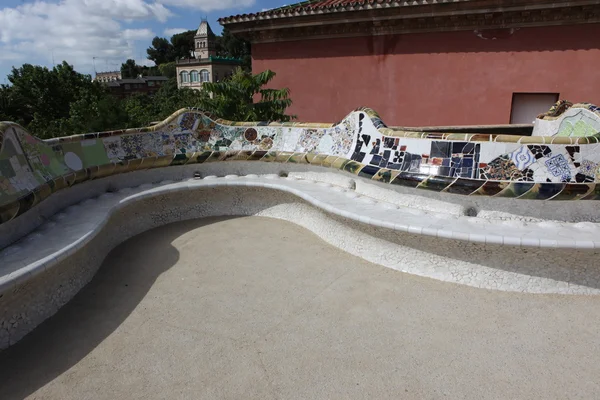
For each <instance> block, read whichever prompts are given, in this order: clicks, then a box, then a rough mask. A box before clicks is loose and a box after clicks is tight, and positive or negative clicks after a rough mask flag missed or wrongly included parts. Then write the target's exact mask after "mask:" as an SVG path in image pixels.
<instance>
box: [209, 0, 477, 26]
mask: <svg viewBox="0 0 600 400" xmlns="http://www.w3.org/2000/svg"><path fill="white" fill-rule="evenodd" d="M466 1H471V0H308V1H303V2H300V3H295V4H290V5H288V6H283V7H278V8H273V9H271V10H266V11H261V12H257V13H249V14H238V15H232V16H230V17H224V18H219V23H220V24H222V25H225V24H229V23H234V22H246V21H254V20H259V19H271V18H284V17H292V16H297V15H308V14H313V13H316V12H319V13H321V12H338V11H353V10H356V11H358V10H362V9H365V8H372V7H377V8H391V7H402V6H418V5H427V4H432V3H457V2H466Z"/></svg>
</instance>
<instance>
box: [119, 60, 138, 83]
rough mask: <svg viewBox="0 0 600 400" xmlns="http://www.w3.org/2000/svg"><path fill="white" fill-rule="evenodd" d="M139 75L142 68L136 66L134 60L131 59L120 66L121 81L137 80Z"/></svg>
mask: <svg viewBox="0 0 600 400" xmlns="http://www.w3.org/2000/svg"><path fill="white" fill-rule="evenodd" d="M141 73H142V67H141V66H140V65H137V64H136V62H135V60H132V59H131V58H130V59H128V60H127V61H125V62H124V63H123V64H121V77H122V78H123V79H127V78H137V76H138V75H139V74H141Z"/></svg>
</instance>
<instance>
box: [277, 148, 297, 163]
mask: <svg viewBox="0 0 600 400" xmlns="http://www.w3.org/2000/svg"><path fill="white" fill-rule="evenodd" d="M293 154H294V153H289V152H285V151H278V152H277V156H276V157H275V161H277V162H281V163H284V162H287V161H288V160H289V159H290V158H291V157H292V155H293Z"/></svg>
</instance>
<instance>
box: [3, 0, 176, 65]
mask: <svg viewBox="0 0 600 400" xmlns="http://www.w3.org/2000/svg"><path fill="white" fill-rule="evenodd" d="M171 15H172V13H171V11H169V10H168V9H167V8H166V7H164V6H163V5H162V4H160V3H156V2H155V3H150V2H148V1H147V0H60V1H59V2H55V1H54V2H51V0H46V1H40V0H38V1H36V2H33V3H26V4H23V5H20V6H18V7H15V8H3V9H0V54H2V56H1V57H0V64H2V61H7V62H8V63H10V64H12V63H15V62H17V61H20V62H25V61H27V62H30V63H43V64H50V62H51V61H52V60H54V61H56V62H57V63H58V62H61V61H62V60H66V61H67V62H69V63H71V64H74V65H75V68H77V69H79V70H82V72H90V71H91V70H92V66H93V64H94V62H93V59H92V58H93V57H96V58H97V60H96V64H97V69H98V70H103V69H106V66H108V67H109V68H110V69H113V68H114V66H115V65H117V66H120V63H121V62H123V61H125V59H127V58H136V59H137V58H141V57H139V54H136V51H135V43H134V42H135V41H138V40H149V39H151V38H152V37H153V36H154V33H153V32H152V31H151V30H149V29H146V28H143V29H124V28H123V26H122V24H123V23H124V22H126V21H143V20H159V21H166V19H167V18H168V17H169V16H171ZM7 55H9V57H6V56H7ZM5 66H6V65H5ZM111 66H112V68H111Z"/></svg>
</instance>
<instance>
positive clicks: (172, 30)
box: [163, 28, 193, 39]
mask: <svg viewBox="0 0 600 400" xmlns="http://www.w3.org/2000/svg"><path fill="white" fill-rule="evenodd" d="M191 29H193V28H167V29H165V30H164V32H163V33H164V34H165V36H166V37H167V39H170V38H171V36H173V35H176V34H178V33H181V32H186V31H189V30H191Z"/></svg>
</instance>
